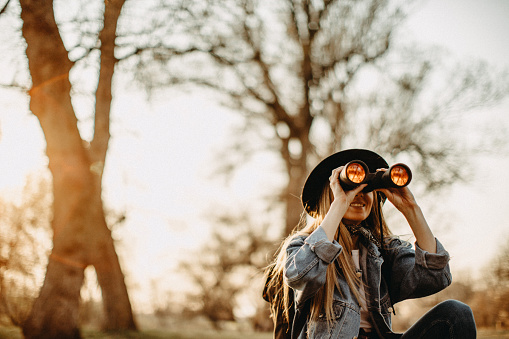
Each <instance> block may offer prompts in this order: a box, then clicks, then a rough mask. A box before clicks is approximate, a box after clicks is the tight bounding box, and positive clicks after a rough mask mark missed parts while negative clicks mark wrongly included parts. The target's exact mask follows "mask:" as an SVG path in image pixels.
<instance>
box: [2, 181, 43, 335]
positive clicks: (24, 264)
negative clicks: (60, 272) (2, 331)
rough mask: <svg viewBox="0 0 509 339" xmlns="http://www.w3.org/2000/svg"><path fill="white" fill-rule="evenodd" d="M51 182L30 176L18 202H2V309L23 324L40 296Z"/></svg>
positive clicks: (17, 324) (17, 322)
mask: <svg viewBox="0 0 509 339" xmlns="http://www.w3.org/2000/svg"><path fill="white" fill-rule="evenodd" d="M51 201H52V199H51V190H50V182H49V180H48V179H47V177H46V178H37V179H36V178H34V177H29V178H28V180H27V183H26V185H25V187H24V189H23V192H22V195H21V199H20V202H19V203H14V202H6V201H1V204H0V206H1V207H0V208H1V211H0V234H1V236H0V253H1V255H0V309H1V310H2V314H5V315H7V316H8V318H9V319H10V321H11V323H12V324H14V325H16V326H21V325H22V324H23V322H24V321H25V319H26V317H27V316H28V314H29V312H30V308H31V305H32V303H33V300H34V299H35V297H36V296H37V289H38V286H39V285H40V280H41V273H42V272H43V269H44V267H45V266H46V264H47V257H48V253H49V248H50V220H51V215H50V214H51V213H50V206H51Z"/></svg>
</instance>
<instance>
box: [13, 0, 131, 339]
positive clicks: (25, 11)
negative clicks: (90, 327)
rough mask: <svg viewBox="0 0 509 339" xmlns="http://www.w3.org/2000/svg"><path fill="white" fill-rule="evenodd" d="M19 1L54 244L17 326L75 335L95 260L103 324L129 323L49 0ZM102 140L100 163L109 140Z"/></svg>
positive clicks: (96, 175)
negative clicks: (48, 179)
mask: <svg viewBox="0 0 509 339" xmlns="http://www.w3.org/2000/svg"><path fill="white" fill-rule="evenodd" d="M107 3H110V2H107ZM20 4H21V8H22V11H21V18H22V20H23V37H24V38H25V40H26V43H27V50H26V54H27V57H28V63H29V70H30V74H31V76H32V89H31V90H30V93H29V94H30V99H31V100H30V109H31V111H32V113H33V114H34V115H35V116H37V118H38V119H39V122H40V124H41V128H42V130H43V132H44V136H45V139H46V142H47V148H46V153H47V156H48V159H49V169H50V171H51V173H52V176H53V194H54V202H53V220H52V228H53V232H54V234H53V250H52V252H51V255H50V260H49V263H48V267H47V271H46V277H45V280H44V284H43V286H42V288H41V291H40V294H39V297H38V298H37V299H36V301H35V303H34V306H33V308H32V311H31V313H30V315H29V317H28V319H27V320H26V322H25V323H24V325H23V333H24V335H25V337H26V338H79V337H80V332H79V329H78V326H79V323H78V321H79V302H80V290H81V286H82V283H83V279H84V269H85V268H86V267H87V266H88V265H90V264H93V265H94V266H95V268H96V271H97V276H98V280H99V282H100V284H101V287H102V289H103V299H104V305H105V309H106V315H107V317H106V324H105V325H106V327H107V328H109V329H119V328H121V329H135V328H136V326H135V324H134V319H133V316H132V310H131V305H130V302H129V298H128V294H127V289H126V286H125V283H124V276H123V274H122V271H121V269H120V264H119V262H118V257H117V255H116V252H115V249H114V246H113V239H112V238H111V233H110V230H109V229H108V228H107V225H106V221H105V217H104V212H103V205H102V199H101V178H102V171H97V167H96V166H92V165H93V164H94V165H95V162H96V159H94V157H92V154H91V152H90V151H89V150H88V149H87V148H85V147H84V143H83V141H82V139H81V137H80V134H79V131H78V127H77V119H76V116H75V114H74V109H73V107H72V103H71V97H70V89H71V84H70V82H69V78H68V75H69V71H70V69H71V67H72V63H71V61H70V60H69V59H68V56H67V51H66V49H65V48H64V45H63V42H62V40H61V38H60V35H59V33H58V28H57V25H56V22H55V19H54V13H53V2H52V1H49V0H38V1H33V0H22V1H20ZM111 72H113V70H112V69H111ZM111 76H112V75H111ZM110 86H111V82H110ZM110 91H111V89H110ZM109 100H110V101H111V93H110V96H109ZM108 108H109V104H108ZM108 126H109V125H108V124H107V125H106V127H108ZM108 135H109V134H108ZM106 140H107V139H106ZM102 145H103V147H104V149H102V153H101V154H103V155H104V156H103V157H102V159H103V161H102V164H103V165H104V157H105V154H106V149H107V142H106V143H102Z"/></svg>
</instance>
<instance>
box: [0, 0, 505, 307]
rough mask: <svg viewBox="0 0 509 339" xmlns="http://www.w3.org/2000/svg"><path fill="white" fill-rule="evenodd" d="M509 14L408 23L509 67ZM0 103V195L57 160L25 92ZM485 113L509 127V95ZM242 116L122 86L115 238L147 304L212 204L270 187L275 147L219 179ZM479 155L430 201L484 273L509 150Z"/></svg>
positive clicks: (490, 10) (500, 2)
mask: <svg viewBox="0 0 509 339" xmlns="http://www.w3.org/2000/svg"><path fill="white" fill-rule="evenodd" d="M507 18H509V2H508V1H506V0H486V1H482V2H481V1H476V0H461V1H460V0H442V1H439V0H432V1H428V2H426V3H425V5H424V6H423V7H422V8H420V9H419V10H418V11H416V12H415V13H414V14H413V15H412V16H411V17H410V18H409V21H408V23H407V28H406V29H404V30H402V31H401V34H402V35H404V36H405V37H406V38H409V39H412V40H415V41H417V42H422V43H426V44H439V45H441V46H444V47H446V48H448V49H449V50H450V51H451V52H452V54H453V55H455V56H456V57H458V58H483V59H485V60H487V61H489V62H491V63H492V64H493V65H496V66H498V67H500V68H502V67H506V68H509V61H508V60H509V58H508V57H509V44H508V42H507V37H508V36H509V21H508V20H507ZM163 99H164V100H163ZM0 107H2V110H1V111H0V129H1V138H0V173H2V177H1V178H0V195H1V196H2V197H6V198H10V197H15V192H16V191H17V190H18V189H19V188H21V187H22V186H23V184H24V179H25V176H26V175H27V174H28V173H33V172H37V171H40V170H41V169H43V168H44V167H45V166H46V158H45V157H44V138H43V135H42V132H41V129H40V126H39V125H38V122H37V120H36V119H35V118H34V117H33V116H31V115H30V114H29V113H28V112H27V111H26V110H27V101H26V98H24V97H23V96H21V95H17V94H15V93H13V92H11V91H8V90H5V89H0ZM20 111H21V112H24V113H20ZM477 116H478V118H476V119H479V120H480V121H485V119H487V118H488V119H495V120H496V124H498V125H500V124H505V126H506V127H507V128H509V101H507V102H505V103H504V104H502V105H500V106H499V107H496V108H494V109H490V110H486V111H483V112H479V114H478V115H477ZM235 122H236V118H235V116H234V115H233V114H232V113H228V112H225V110H224V109H221V108H218V107H217V106H216V105H214V104H213V103H211V101H210V100H207V98H203V97H197V96H194V97H193V96H191V95H190V94H182V93H177V92H171V93H170V94H167V95H166V97H165V98H159V99H156V100H154V101H153V102H152V104H151V105H148V104H147V103H146V101H145V99H144V97H143V95H139V94H136V93H124V94H119V95H117V96H116V97H115V100H114V106H113V126H112V140H111V147H110V151H109V154H108V162H107V167H106V169H105V170H106V172H105V184H104V185H105V191H104V197H105V201H106V203H107V204H108V205H110V206H112V207H114V208H116V209H119V210H125V211H126V213H127V216H128V219H127V222H126V224H125V225H123V226H122V227H121V228H120V229H119V230H117V231H116V232H115V238H116V239H118V240H119V241H120V245H119V246H118V252H119V255H120V257H121V260H122V263H123V267H124V270H125V271H126V274H127V282H128V284H129V288H130V294H131V298H132V301H133V304H134V306H135V308H136V309H137V310H143V309H145V307H144V306H145V305H147V302H150V293H151V291H150V283H151V281H153V280H155V281H157V283H158V284H159V288H160V292H161V291H165V290H170V289H172V288H173V287H175V286H178V285H180V284H181V283H180V282H181V280H180V277H179V276H176V275H175V274H174V272H173V269H174V268H175V266H176V264H177V262H178V259H180V258H182V257H184V256H186V255H189V254H190V250H192V249H196V248H197V246H198V244H200V241H203V239H204V237H205V236H206V234H207V218H206V216H207V214H209V212H210V211H211V210H212V209H213V208H217V207H219V208H237V207H239V206H251V204H253V202H254V201H255V200H256V199H257V197H259V195H258V191H257V187H268V186H269V187H270V185H274V184H275V183H276V182H277V180H278V179H279V178H277V177H275V176H274V172H275V166H276V162H275V161H274V159H271V158H270V157H265V156H260V157H257V158H255V160H254V161H253V163H252V166H249V167H247V168H245V169H243V170H242V171H240V172H238V173H237V174H236V175H235V177H234V178H233V180H232V182H231V185H230V186H228V187H225V186H224V182H223V181H221V180H218V179H214V180H211V176H212V169H213V168H214V166H213V164H214V156H215V152H216V151H217V150H219V149H221V148H222V147H224V146H225V145H226V144H227V143H228V138H227V137H228V133H229V131H230V130H231V128H232V126H233V124H234V123H235ZM473 160H474V161H479V165H478V166H477V167H478V171H479V175H477V176H476V177H475V180H473V182H472V183H470V184H469V185H457V186H456V187H455V188H454V189H453V190H452V191H451V192H444V193H443V195H442V196H440V197H434V200H435V201H434V202H435V203H436V201H437V200H439V201H440V203H439V206H440V207H438V208H437V205H436V204H432V202H431V201H423V200H420V202H421V205H422V206H423V209H424V210H425V214H426V215H427V216H428V219H429V221H430V224H431V226H432V228H433V229H434V230H435V233H436V235H437V236H438V237H439V238H440V239H441V240H442V242H443V243H444V244H445V245H446V247H447V249H448V250H449V251H450V252H451V254H452V257H453V260H452V262H451V265H452V269H453V273H454V272H462V271H464V270H466V269H469V270H470V272H471V274H472V275H474V276H478V275H479V274H480V273H482V271H481V270H480V269H479V268H478V267H480V266H482V265H484V264H485V263H486V262H487V261H488V260H489V259H490V258H492V257H493V255H495V251H496V249H497V247H498V246H499V245H501V244H502V243H503V240H504V239H506V238H507V237H509V227H508V226H507V223H506V220H505V218H504V216H503V213H504V212H505V209H506V208H508V207H509V195H508V194H507V192H508V190H509V180H506V179H500V178H499V177H497V176H496V175H495V173H501V175H502V173H503V172H504V170H505V169H507V168H509V160H508V159H507V157H505V158H502V157H501V158H498V159H473ZM481 161H482V162H481ZM485 162H487V163H488V166H485V165H484V164H485ZM414 180H418V178H415V179H414ZM481 180H482V181H481ZM484 180H485V181H484ZM418 198H419V197H418ZM226 206H230V207H226ZM442 223H444V224H445V225H446V226H447V227H444V226H443V225H442ZM401 231H402V232H403V233H408V232H410V231H409V229H403V230H401Z"/></svg>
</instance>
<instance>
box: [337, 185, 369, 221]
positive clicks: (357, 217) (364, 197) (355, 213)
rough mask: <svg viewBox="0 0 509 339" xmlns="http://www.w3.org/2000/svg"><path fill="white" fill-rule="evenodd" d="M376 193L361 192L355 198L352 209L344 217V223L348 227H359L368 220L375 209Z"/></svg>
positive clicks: (351, 205)
mask: <svg viewBox="0 0 509 339" xmlns="http://www.w3.org/2000/svg"><path fill="white" fill-rule="evenodd" d="M374 195H375V194H374V193H373V192H369V193H363V192H360V193H359V194H357V195H356V196H355V198H354V199H353V200H352V203H351V204H350V207H349V208H348V210H347V211H346V213H345V215H344V216H343V223H345V224H348V225H358V224H360V223H361V222H362V221H364V220H366V218H367V217H368V216H369V213H370V212H371V207H373V199H374Z"/></svg>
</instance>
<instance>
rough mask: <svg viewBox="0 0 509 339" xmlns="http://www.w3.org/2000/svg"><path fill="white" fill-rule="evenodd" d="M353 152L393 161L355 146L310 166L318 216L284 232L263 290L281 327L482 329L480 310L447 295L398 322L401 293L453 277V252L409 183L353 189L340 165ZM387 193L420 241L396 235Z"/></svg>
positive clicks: (375, 162)
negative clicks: (388, 218)
mask: <svg viewBox="0 0 509 339" xmlns="http://www.w3.org/2000/svg"><path fill="white" fill-rule="evenodd" d="M352 160H361V161H363V162H364V163H366V165H367V166H368V167H369V172H375V171H385V170H386V169H387V168H388V165H387V162H386V161H385V160H384V159H383V158H382V157H381V156H379V155H378V154H376V153H374V152H371V151H368V150H359V149H353V150H346V151H342V152H338V153H335V154H333V155H331V156H330V157H328V158H326V159H325V160H323V161H322V162H321V163H320V164H318V165H317V166H316V167H315V169H314V170H313V171H312V172H311V174H310V175H309V177H308V178H307V180H306V183H305V185H304V189H303V191H302V197H301V198H302V202H303V205H304V208H305V210H306V212H307V213H308V214H309V215H310V216H312V217H313V218H314V222H312V223H310V224H309V225H305V226H304V228H303V229H301V230H299V231H297V232H295V233H294V234H292V235H291V236H289V237H288V238H287V239H286V240H285V241H284V243H283V244H282V246H281V249H280V252H279V254H278V256H277V258H276V261H275V262H274V263H273V265H272V266H271V267H270V268H269V270H268V272H269V273H268V279H267V285H266V289H265V291H264V297H265V299H266V300H269V301H270V302H271V303H272V313H273V316H274V322H275V325H276V326H275V336H276V337H278V338H279V337H285V338H290V337H291V338H299V339H300V338H339V339H342V338H348V339H351V338H403V339H407V338H412V339H417V338H433V339H437V338H461V339H468V338H475V337H476V327H475V322H474V318H473V314H472V311H471V310H470V308H469V307H468V306H467V305H465V304H463V303H460V302H458V301H454V300H449V301H445V302H443V303H440V304H438V305H437V306H435V307H434V308H433V309H431V310H430V311H429V312H428V313H427V314H426V315H424V316H423V317H422V318H421V319H420V320H419V321H417V322H416V323H415V324H414V325H413V326H412V327H411V328H410V329H408V330H407V331H406V332H405V333H403V334H396V333H394V332H393V331H392V330H391V313H393V312H394V310H393V305H394V304H395V303H397V302H400V301H402V300H406V299H412V298H418V297H424V296H428V295H431V294H434V293H436V292H438V291H440V290H442V289H444V288H445V287H447V286H448V285H449V284H450V283H451V279H452V277H451V273H450V270H449V264H448V263H449V254H448V253H447V251H446V250H445V249H444V247H443V246H442V244H441V243H440V242H439V241H438V240H437V239H436V238H435V237H434V235H433V233H432V232H431V230H430V228H429V226H428V224H427V223H426V220H425V218H424V215H423V214H422V211H421V209H420V208H419V206H418V204H417V203H416V201H415V198H414V196H413V195H412V193H411V192H410V190H409V189H408V188H407V187H403V188H383V189H377V190H375V191H371V192H363V189H364V188H365V187H366V184H363V185H360V186H358V187H356V188H354V189H351V190H344V189H343V188H342V187H341V185H340V182H339V175H340V173H341V171H342V170H343V166H344V165H345V164H346V163H348V162H350V161H352ZM385 200H389V201H390V202H391V203H392V204H393V205H394V206H395V207H396V208H397V209H398V210H399V211H400V212H401V213H402V214H403V216H404V217H405V218H406V220H407V221H408V224H409V226H410V228H411V229H412V232H413V234H414V236H415V238H416V243H415V249H414V248H412V246H411V244H410V243H408V242H405V241H402V240H400V239H399V238H397V237H395V236H392V235H391V233H390V231H389V229H388V227H387V225H386V224H385V220H384V218H383V215H382V205H383V203H384V202H385ZM382 234H383V236H382ZM381 237H383V240H382V239H381Z"/></svg>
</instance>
